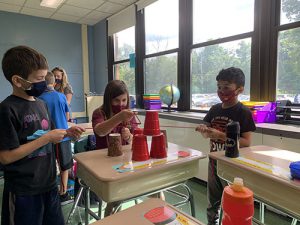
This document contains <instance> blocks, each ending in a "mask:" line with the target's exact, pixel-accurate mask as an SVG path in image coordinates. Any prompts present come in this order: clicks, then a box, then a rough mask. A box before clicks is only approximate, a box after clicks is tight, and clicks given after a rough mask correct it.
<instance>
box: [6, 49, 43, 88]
mask: <svg viewBox="0 0 300 225" xmlns="http://www.w3.org/2000/svg"><path fill="white" fill-rule="evenodd" d="M44 69H45V70H48V63H47V60H46V58H45V57H44V56H43V55H42V54H41V53H39V52H37V51H36V50H34V49H32V48H30V47H27V46H16V47H14V48H11V49H9V50H7V52H5V53H4V56H3V59H2V70H3V73H4V76H5V78H6V79H7V80H8V81H9V82H10V83H11V84H12V80H11V78H12V76H13V75H18V76H20V77H22V78H24V79H27V78H28V76H29V75H30V74H31V73H32V72H34V71H37V70H44Z"/></svg>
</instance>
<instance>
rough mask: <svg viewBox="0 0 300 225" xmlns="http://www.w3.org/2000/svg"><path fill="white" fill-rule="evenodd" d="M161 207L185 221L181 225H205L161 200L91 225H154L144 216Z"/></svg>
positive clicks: (142, 204)
mask: <svg viewBox="0 0 300 225" xmlns="http://www.w3.org/2000/svg"><path fill="white" fill-rule="evenodd" d="M159 207H166V208H167V209H170V211H171V212H174V213H176V214H175V215H177V217H176V218H177V219H176V220H177V221H184V222H183V223H180V224H189V225H204V224H203V223H201V222H200V221H198V220H196V219H195V218H193V217H191V216H189V215H187V214H185V213H183V212H181V211H179V210H178V209H177V208H175V207H173V206H171V205H169V204H168V203H166V202H164V201H162V200H160V199H149V200H147V201H145V202H143V203H140V204H138V205H135V206H133V207H131V208H128V209H126V210H124V211H121V212H119V213H117V214H114V215H111V216H108V217H106V218H104V219H102V220H98V221H96V222H94V223H92V224H91V225H117V224H123V225H132V224H136V225H153V223H152V222H150V221H149V220H148V219H147V218H145V216H144V215H145V214H146V213H147V212H149V211H150V210H153V209H156V208H159ZM146 215H147V214H146ZM152 215H153V214H152ZM155 215H157V214H155ZM173 215H174V214H173ZM169 222H171V221H169ZM172 222H173V223H172V224H175V223H174V222H175V221H172ZM168 224H169V223H168ZM176 224H178V225H179V223H176Z"/></svg>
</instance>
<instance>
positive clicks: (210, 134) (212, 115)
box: [196, 67, 256, 225]
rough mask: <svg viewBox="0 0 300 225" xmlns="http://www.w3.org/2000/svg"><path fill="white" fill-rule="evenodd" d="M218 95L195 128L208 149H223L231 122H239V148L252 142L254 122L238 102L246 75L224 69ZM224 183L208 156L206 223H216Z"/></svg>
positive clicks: (230, 69)
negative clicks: (218, 100) (202, 121)
mask: <svg viewBox="0 0 300 225" xmlns="http://www.w3.org/2000/svg"><path fill="white" fill-rule="evenodd" d="M216 80H217V87H218V96H219V98H220V100H221V102H222V103H219V104H216V105H214V106H212V107H211V108H210V110H209V112H208V113H207V114H206V116H205V117H204V121H205V122H206V123H207V124H208V125H204V124H201V125H199V126H198V127H197V128H196V130H197V131H199V132H200V133H201V134H202V135H203V136H204V137H206V138H210V151H211V152H215V151H224V150H225V148H224V147H225V141H226V125H227V124H228V123H230V122H232V121H237V122H239V124H240V140H239V144H240V147H247V146H250V144H251V134H252V132H253V131H255V129H256V127H255V123H254V121H253V118H252V114H251V112H250V110H249V109H248V108H247V107H245V106H244V105H243V104H242V103H240V102H239V101H238V95H239V94H241V93H242V92H243V91H244V86H245V75H244V73H243V71H242V70H241V69H239V68H235V67H230V68H228V69H223V70H221V71H220V72H219V74H218V76H217V77H216ZM226 185H227V183H226V182H225V181H224V180H222V179H220V178H219V177H218V175H217V163H216V160H213V159H209V167H208V182H207V196H208V208H207V220H208V225H212V224H213V225H215V224H217V221H218V218H219V213H218V211H219V208H220V203H221V197H222V193H223V189H224V187H225V186H226Z"/></svg>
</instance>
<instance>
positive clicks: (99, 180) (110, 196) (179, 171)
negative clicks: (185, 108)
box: [74, 143, 206, 202]
mask: <svg viewBox="0 0 300 225" xmlns="http://www.w3.org/2000/svg"><path fill="white" fill-rule="evenodd" d="M168 145H169V146H168V156H170V155H171V154H175V153H176V152H177V151H180V150H183V151H189V152H190V154H191V155H190V156H189V157H186V158H179V159H178V160H172V161H169V162H166V160H165V159H161V160H159V162H158V163H156V165H155V166H154V165H148V166H145V167H144V168H141V169H134V170H132V171H130V172H124V173H120V172H118V171H116V170H115V169H113V166H116V165H119V164H123V163H127V162H129V163H132V162H131V153H132V152H131V146H130V145H124V146H123V152H124V154H123V155H122V156H119V157H109V156H107V149H101V150H95V151H90V152H82V153H78V154H76V155H75V156H74V159H75V160H76V161H77V176H78V177H79V178H81V179H82V180H83V181H84V182H85V184H86V185H87V186H89V187H90V188H91V190H92V191H93V192H95V193H96V194H97V195H98V196H99V197H101V199H102V200H104V201H105V202H115V201H120V200H124V199H129V198H132V197H136V196H139V195H142V194H145V193H148V192H152V191H155V190H160V189H163V188H166V187H169V186H172V185H175V184H177V183H180V182H183V181H186V180H188V179H189V178H192V177H194V176H195V175H196V174H197V170H198V163H199V162H198V161H199V160H200V159H202V158H205V157H206V155H204V154H203V153H202V152H200V151H197V150H193V149H190V148H187V147H182V146H179V145H176V144H173V143H168Z"/></svg>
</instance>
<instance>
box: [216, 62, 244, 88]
mask: <svg viewBox="0 0 300 225" xmlns="http://www.w3.org/2000/svg"><path fill="white" fill-rule="evenodd" d="M216 80H217V81H220V80H223V81H228V82H230V83H234V84H236V85H237V87H244V86H245V74H244V72H243V71H242V70H241V69H239V68H236V67H229V68H227V69H222V70H221V71H220V72H219V74H218V76H217V77H216Z"/></svg>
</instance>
